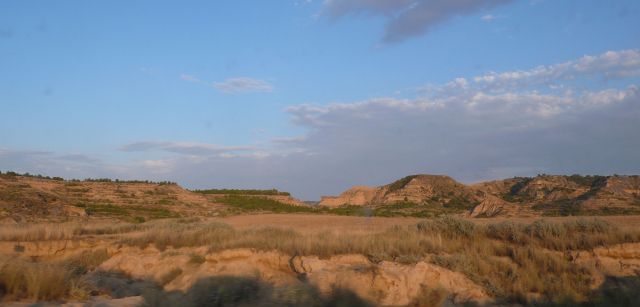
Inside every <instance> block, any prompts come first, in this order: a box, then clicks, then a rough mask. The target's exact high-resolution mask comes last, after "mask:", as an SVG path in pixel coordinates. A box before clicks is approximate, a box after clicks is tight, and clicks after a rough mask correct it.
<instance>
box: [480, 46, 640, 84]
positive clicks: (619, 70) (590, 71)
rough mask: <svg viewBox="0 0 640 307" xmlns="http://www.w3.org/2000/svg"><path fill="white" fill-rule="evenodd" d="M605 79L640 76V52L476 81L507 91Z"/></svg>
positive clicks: (607, 54)
mask: <svg viewBox="0 0 640 307" xmlns="http://www.w3.org/2000/svg"><path fill="white" fill-rule="evenodd" d="M594 76H595V77H599V78H603V79H611V78H625V77H633V76H640V50H621V51H607V52H605V53H603V54H600V55H597V56H588V55H587V56H584V57H582V58H580V59H578V60H574V61H568V62H565V63H560V64H555V65H550V66H538V67H536V68H533V69H529V70H518V71H508V72H502V73H496V72H490V73H488V74H485V75H481V76H476V77H474V78H473V80H474V81H475V82H477V83H480V84H483V85H486V86H495V87H498V88H501V89H505V88H506V87H510V86H531V85H543V84H549V83H553V82H556V83H557V82H562V81H567V80H574V79H577V78H584V77H594Z"/></svg>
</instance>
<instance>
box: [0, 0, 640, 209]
mask: <svg viewBox="0 0 640 307" xmlns="http://www.w3.org/2000/svg"><path fill="white" fill-rule="evenodd" d="M639 48H640V3H638V2H637V1H606V2H605V1H550V0H537V1H533V0H531V1H518V0H478V1H473V0H458V1H444V0H417V1H409V0H330V1H317V0H315V1H304V0H291V1H284V0H283V1H215V2H214V1H189V2H177V1H12V0H6V1H0V114H2V115H3V116H2V120H1V121H0V131H2V132H0V169H1V170H16V171H23V172H26V171H28V172H32V173H42V174H46V175H51V176H55V175H59V176H64V177H80V178H82V177H103V176H104V177H118V178H139V179H158V180H164V179H168V180H174V181H178V182H179V183H181V184H182V185H184V186H187V187H267V188H270V187H278V188H281V189H285V190H290V191H292V192H293V193H294V195H297V196H299V197H302V198H305V199H316V198H318V197H319V196H320V195H324V194H335V193H338V192H340V191H341V190H343V189H345V188H347V187H349V186H350V185H354V184H371V185H378V184H384V183H387V182H388V181H390V180H393V179H395V178H398V177H402V176H404V175H407V174H410V173H445V174H449V175H452V176H453V177H454V178H456V179H458V180H461V181H464V182H473V181H476V180H485V179H493V178H500V177H508V176H514V175H535V174H537V173H539V172H546V173H569V172H580V173H602V174H609V173H640V162H638V159H637V158H634V157H637V156H640V141H639V139H640V138H638V137H636V136H635V135H634V133H635V132H638V131H640V125H639V124H637V123H636V122H640V120H639V119H640V118H638V117H636V116H637V115H638V114H640V112H639V111H638V110H639V107H638V103H639V102H638V98H637V96H636V94H637V92H638V90H637V86H636V85H637V84H638V80H639V79H638V77H639V72H640V64H639V61H640V60H639V59H640V55H639V52H638V50H639ZM608 52H609V53H608ZM585 56H587V58H585ZM562 63H572V65H574V66H575V67H573V68H572V69H568V70H567V69H566V68H564V67H562V66H554V65H560V64H562ZM541 65H542V66H544V67H547V68H549V71H547V72H544V73H541V72H540V71H535V69H536V67H539V66H541ZM554 67H555V68H554ZM514 72H528V73H529V74H527V75H526V76H516V78H515V79H514V78H511V79H508V80H506V79H505V80H506V81H504V82H493V83H492V84H491V86H489V85H487V84H485V83H482V82H484V81H474V80H475V78H478V80H480V79H482V78H479V77H482V76H490V75H491V74H492V73H495V74H500V73H507V74H505V75H504V77H506V76H507V75H508V74H509V73H514ZM510 76H511V77H513V76H514V75H513V74H511V75H510ZM456 78H464V81H465V82H466V83H465V85H461V83H459V82H458V83H456V84H457V85H455V86H454V83H455V82H454V81H455V80H458V81H460V79H456ZM516 79H517V80H516ZM516 83H517V84H516ZM483 95H484V96H483ZM598 95H599V96H598ZM478 101H479V102H480V103H481V104H482V106H483V107H482V110H483V111H482V112H479V111H478V108H477V107H476V106H477V103H478ZM456 104H464V108H463V107H462V106H457V105H456ZM427 105H428V106H427ZM515 106H519V107H515ZM411 108H415V109H414V110H413V111H411V110H410V109H411ZM529 113H530V116H529V117H525V118H520V119H519V120H518V121H517V122H511V121H510V119H514V118H518V117H519V116H520V115H523V114H529ZM443 119H448V120H447V121H444V120H443ZM587 120H590V121H587ZM594 121H595V122H596V123H597V124H598V125H603V127H604V128H602V129H597V130H596V129H595V128H594V127H592V125H591V124H593V123H594ZM607 123H608V124H607ZM589 127H591V128H589ZM590 129H594V130H593V131H590ZM603 129H604V130H603ZM505 131H507V132H508V133H507V132H505ZM550 135H553V137H550ZM507 145H509V146H507ZM565 146H566V148H565ZM540 148H546V149H545V150H541V149H540ZM578 149H579V150H578ZM461 151H462V152H464V154H461V153H459V152H461ZM452 152H455V153H456V154H453V153H452ZM577 153H579V154H581V156H580V157H576V154H577Z"/></svg>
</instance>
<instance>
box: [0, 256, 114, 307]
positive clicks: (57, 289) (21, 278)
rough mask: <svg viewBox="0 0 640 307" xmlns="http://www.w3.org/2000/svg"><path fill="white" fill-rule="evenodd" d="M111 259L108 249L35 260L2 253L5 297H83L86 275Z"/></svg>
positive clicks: (0, 282) (1, 277) (0, 281)
mask: <svg viewBox="0 0 640 307" xmlns="http://www.w3.org/2000/svg"><path fill="white" fill-rule="evenodd" d="M108 258H109V255H108V254H107V251H106V250H105V249H97V250H90V251H84V252H81V253H79V254H75V255H71V256H70V257H67V258H65V259H62V260H57V261H47V262H35V261H28V260H25V259H22V258H18V257H9V256H2V255H0V289H3V292H4V294H3V296H4V297H1V299H2V300H5V301H12V300H21V299H28V300H32V301H51V300H57V299H62V298H76V299H83V298H86V297H87V296H88V292H89V291H90V289H88V285H87V284H86V283H85V282H83V279H82V276H83V275H84V274H86V273H87V272H88V271H90V270H94V269H95V268H96V267H97V266H98V265H100V264H101V263H102V262H104V261H106V260H107V259H108Z"/></svg>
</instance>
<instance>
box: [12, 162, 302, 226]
mask: <svg viewBox="0 0 640 307" xmlns="http://www.w3.org/2000/svg"><path fill="white" fill-rule="evenodd" d="M230 191H231V190H221V192H220V193H215V194H207V193H202V191H199V192H194V191H189V190H186V189H184V188H182V187H180V186H179V185H177V184H175V183H169V182H160V183H157V182H147V181H111V180H107V179H99V180H83V181H80V180H63V179H62V178H48V177H41V176H22V175H17V174H14V173H9V174H0V219H10V220H13V221H32V220H66V219H70V218H71V219H72V218H79V217H110V218H118V219H123V220H129V221H144V220H149V219H156V218H171V217H189V216H219V215H225V214H234V213H239V212H243V211H246V210H244V209H243V208H242V207H241V206H238V205H237V204H238V202H240V204H244V203H247V202H249V203H255V202H270V201H271V202H275V203H276V204H279V205H281V206H282V205H292V206H293V205H295V206H304V204H303V203H302V202H301V201H299V200H297V199H295V198H293V197H291V196H290V195H288V193H286V194H282V193H281V194H276V195H271V194H270V193H267V192H265V195H263V194H261V193H256V191H258V192H259V191H260V190H235V191H236V192H235V193H234V192H230ZM267 191H271V190H267ZM240 192H242V193H245V194H249V195H245V194H242V193H240ZM256 200H257V201H256ZM252 211H259V210H252Z"/></svg>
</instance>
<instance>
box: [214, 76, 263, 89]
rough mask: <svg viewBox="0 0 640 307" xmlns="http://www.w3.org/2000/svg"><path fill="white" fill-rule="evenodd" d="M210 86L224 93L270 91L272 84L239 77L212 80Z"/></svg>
mask: <svg viewBox="0 0 640 307" xmlns="http://www.w3.org/2000/svg"><path fill="white" fill-rule="evenodd" d="M212 86H213V87H214V88H216V89H218V90H219V91H222V92H225V93H249V92H271V91H273V85H271V84H270V83H269V82H266V81H263V80H258V79H252V78H246V77H240V78H229V79H227V80H225V81H224V82H214V83H213V84H212Z"/></svg>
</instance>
